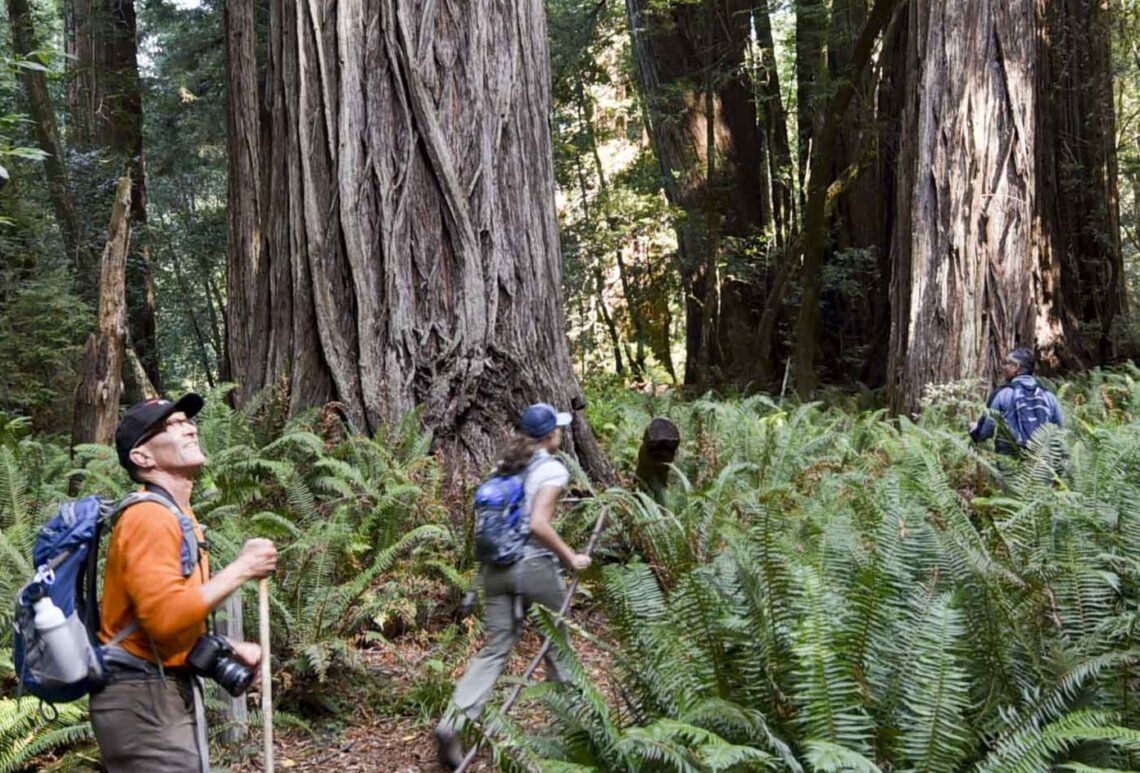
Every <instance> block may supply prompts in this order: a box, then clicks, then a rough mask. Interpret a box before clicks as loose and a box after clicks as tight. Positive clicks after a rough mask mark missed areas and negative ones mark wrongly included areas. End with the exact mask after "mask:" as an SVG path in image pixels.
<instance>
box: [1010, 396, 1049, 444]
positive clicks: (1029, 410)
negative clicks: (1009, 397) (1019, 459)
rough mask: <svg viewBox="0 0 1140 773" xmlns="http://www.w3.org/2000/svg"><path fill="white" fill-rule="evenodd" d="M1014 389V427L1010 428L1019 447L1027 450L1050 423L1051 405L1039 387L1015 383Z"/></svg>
mask: <svg viewBox="0 0 1140 773" xmlns="http://www.w3.org/2000/svg"><path fill="white" fill-rule="evenodd" d="M1011 388H1012V389H1013V415H1014V421H1013V426H1011V427H1010V428H1009V430H1010V432H1011V433H1012V434H1013V439H1014V441H1015V442H1016V443H1017V445H1019V446H1021V447H1022V448H1025V447H1026V446H1028V445H1029V441H1030V439H1031V438H1032V437H1033V435H1034V433H1036V432H1037V430H1039V429H1040V428H1041V426H1042V425H1044V424H1048V423H1049V416H1050V410H1049V403H1048V401H1047V400H1046V398H1045V395H1046V392H1045V390H1044V389H1042V388H1041V387H1040V386H1039V385H1034V386H1033V387H1032V388H1030V387H1028V386H1026V385H1025V384H1022V383H1018V382H1015V383H1014V384H1013V385H1012V386H1011Z"/></svg>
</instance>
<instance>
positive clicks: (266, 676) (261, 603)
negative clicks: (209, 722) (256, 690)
mask: <svg viewBox="0 0 1140 773" xmlns="http://www.w3.org/2000/svg"><path fill="white" fill-rule="evenodd" d="M257 605H258V611H257V616H258V618H259V619H258V622H259V623H261V722H262V729H261V734H262V735H263V736H264V737H265V771H266V773H273V679H272V677H271V676H270V672H269V578H267V577H262V578H261V579H260V580H258V581H257Z"/></svg>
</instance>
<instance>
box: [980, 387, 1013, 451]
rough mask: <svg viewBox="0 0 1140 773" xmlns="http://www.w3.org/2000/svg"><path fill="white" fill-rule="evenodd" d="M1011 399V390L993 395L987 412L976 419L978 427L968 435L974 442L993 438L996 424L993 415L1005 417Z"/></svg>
mask: <svg viewBox="0 0 1140 773" xmlns="http://www.w3.org/2000/svg"><path fill="white" fill-rule="evenodd" d="M1012 397H1013V390H1012V389H1002V390H1001V391H1000V392H998V393H997V394H996V395H994V399H993V401H992V402H991V403H990V404H989V407H988V412H987V413H985V414H984V415H983V416H982V418H980V419H978V426H977V427H975V428H974V431H973V432H971V433H970V437H972V438H973V439H974V442H977V443H981V442H982V441H983V440H989V439H990V438H991V437H993V434H994V430H995V429H997V422H996V421H994V417H993V414H1001V415H1003V416H1004V415H1005V413H1006V411H1008V410H1009V403H1010V400H1011V399H1012Z"/></svg>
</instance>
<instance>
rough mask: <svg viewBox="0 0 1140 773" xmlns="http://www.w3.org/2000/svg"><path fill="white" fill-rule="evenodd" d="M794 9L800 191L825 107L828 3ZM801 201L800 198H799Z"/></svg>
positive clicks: (809, 0)
mask: <svg viewBox="0 0 1140 773" xmlns="http://www.w3.org/2000/svg"><path fill="white" fill-rule="evenodd" d="M795 8H796V133H797V147H798V149H799V156H798V158H799V165H800V180H801V181H802V182H803V185H802V187H801V188H800V191H801V192H803V191H804V190H805V189H806V188H807V186H808V185H809V182H808V172H809V165H810V163H811V157H812V154H813V153H815V152H817V151H818V148H816V147H815V146H814V145H813V143H812V139H813V138H814V137H815V135H816V124H817V123H818V122H819V121H820V119H821V118H822V116H823V112H824V110H825V109H826V101H827V92H826V86H827V84H826V80H825V76H826V74H827V68H826V67H825V66H824V60H823V51H824V42H825V40H826V38H827V24H828V19H827V15H828V14H827V3H826V2H825V1H824V0H795ZM800 203H801V205H802V204H803V199H801V201H800Z"/></svg>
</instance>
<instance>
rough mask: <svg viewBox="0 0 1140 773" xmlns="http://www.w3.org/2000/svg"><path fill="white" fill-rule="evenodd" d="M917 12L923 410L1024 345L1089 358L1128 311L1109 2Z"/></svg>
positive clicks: (1025, 0) (898, 330)
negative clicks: (926, 395)
mask: <svg viewBox="0 0 1140 773" xmlns="http://www.w3.org/2000/svg"><path fill="white" fill-rule="evenodd" d="M1098 9H1100V10H1099V11H1098ZM909 10H910V13H909V16H910V19H909V30H908V32H909V41H910V51H909V53H908V60H909V64H910V66H909V67H908V70H909V72H910V73H912V77H911V81H910V83H909V84H908V87H907V96H906V102H907V108H906V113H904V116H905V117H904V120H903V124H902V133H903V137H902V151H901V153H900V159H899V177H898V192H897V196H898V198H897V210H896V211H897V219H896V221H895V222H896V227H895V230H894V237H893V239H892V263H893V275H892V284H891V292H892V307H893V311H892V314H893V321H892V330H891V355H890V359H889V362H888V395H889V399H890V403H891V406H892V408H893V409H894V410H896V411H913V410H915V409H917V407H918V404H919V400H920V398H921V396H922V393H923V390H924V389H925V387H926V385H927V384H931V383H935V384H937V383H944V382H947V381H952V380H956V379H961V378H968V377H969V378H973V377H982V378H992V377H993V376H995V375H996V373H997V372H998V369H999V367H1000V363H1001V361H1002V358H1003V357H1004V355H1005V354H1006V353H1007V352H1008V351H1009V350H1010V349H1011V348H1013V347H1015V346H1029V347H1035V348H1036V349H1037V350H1038V351H1039V352H1040V353H1042V354H1043V355H1044V360H1045V364H1046V365H1057V364H1060V365H1066V366H1070V367H1071V366H1080V365H1083V364H1086V363H1088V362H1089V359H1090V358H1089V351H1090V346H1089V343H1088V342H1089V341H1090V340H1091V341H1092V342H1093V348H1096V349H1100V350H1101V351H1102V352H1103V351H1105V350H1106V349H1108V348H1109V343H1108V341H1109V338H1108V331H1109V330H1110V329H1111V326H1112V321H1113V320H1114V319H1115V317H1116V315H1117V314H1118V313H1119V310H1120V309H1122V308H1123V295H1122V290H1121V286H1120V271H1119V268H1118V266H1119V260H1120V259H1119V254H1120V253H1119V242H1118V241H1117V240H1118V236H1117V229H1116V227H1115V223H1116V218H1117V214H1116V194H1115V186H1116V170H1115V155H1114V148H1113V147H1112V142H1111V140H1107V139H1106V137H1107V136H1108V135H1112V133H1113V130H1112V122H1111V114H1112V111H1111V96H1108V97H1107V99H1108V105H1107V106H1106V105H1105V99H1106V96H1105V95H1106V93H1109V94H1110V90H1111V85H1110V82H1109V81H1107V80H1106V79H1107V78H1108V76H1109V72H1110V69H1109V68H1108V67H1107V66H1106V64H1105V62H1106V57H1107V56H1108V54H1107V48H1106V46H1107V38H1106V36H1107V28H1106V27H1105V25H1104V21H1103V16H1102V15H1098V14H1099V13H1103V8H1101V6H1099V5H1098V4H1096V3H1079V2H1067V1H1066V2H1062V3H1059V4H1057V5H1054V6H1050V5H1049V4H1047V3H1045V2H1044V0H1013V1H1011V2H1002V3H998V2H993V1H992V0H970V1H969V2H966V3H965V5H964V6H963V4H962V3H948V2H944V1H942V0H939V1H938V2H933V3H929V4H911V5H910V9H909ZM1074 36H1076V37H1074ZM1076 40H1082V41H1084V42H1082V43H1076V42H1075V41H1076ZM1074 84H1081V89H1080V90H1081V91H1083V92H1084V93H1077V91H1076V90H1075V89H1074V88H1073V86H1074ZM1105 89H1108V90H1109V92H1106V91H1105ZM1082 110H1084V111H1086V112H1085V114H1084V115H1079V114H1078V113H1079V112H1080V111H1082ZM1106 111H1107V116H1106ZM1098 122H1099V123H1098ZM1094 124H1098V125H1096V126H1094ZM1101 124H1103V125H1101Z"/></svg>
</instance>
